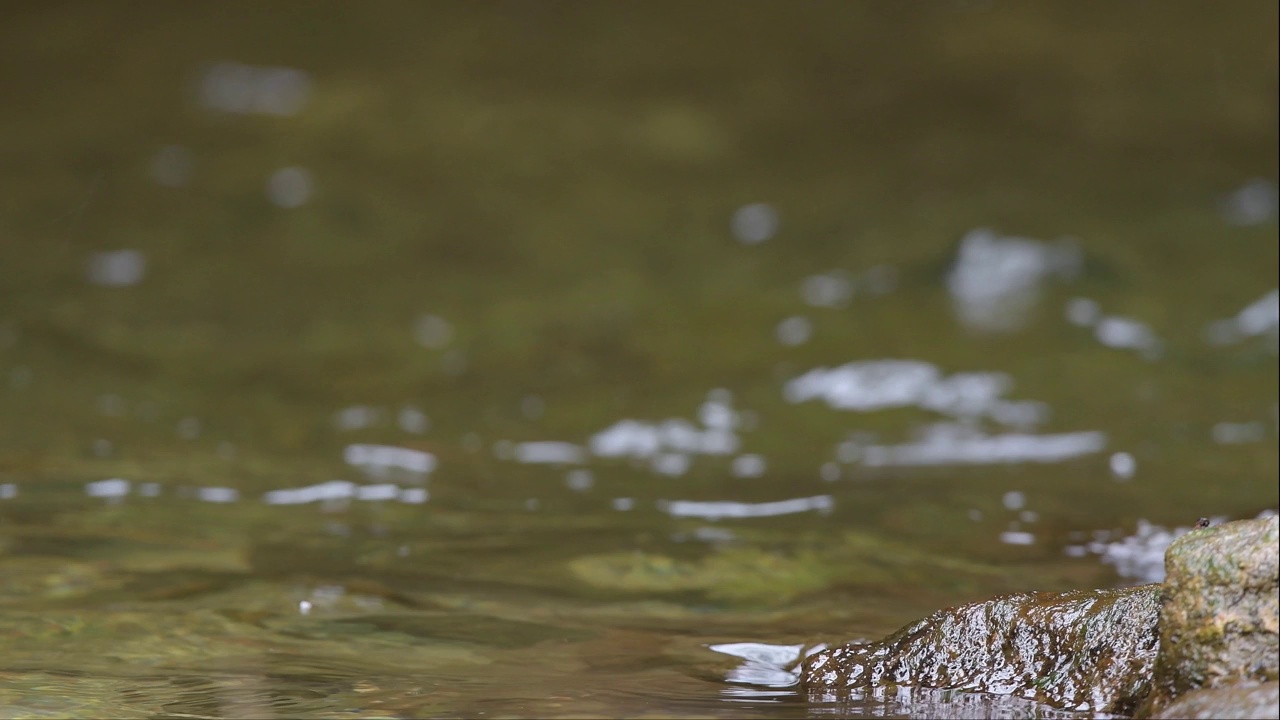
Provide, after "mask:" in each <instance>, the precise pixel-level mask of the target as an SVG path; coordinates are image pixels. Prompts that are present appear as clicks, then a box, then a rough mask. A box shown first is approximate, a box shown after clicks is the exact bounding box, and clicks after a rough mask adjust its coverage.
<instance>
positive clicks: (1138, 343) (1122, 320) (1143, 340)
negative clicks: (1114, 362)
mask: <svg viewBox="0 0 1280 720" xmlns="http://www.w3.org/2000/svg"><path fill="white" fill-rule="evenodd" d="M1093 332H1094V336H1095V337H1097V338H1098V342H1101V343H1102V344H1103V345H1106V346H1107V347H1110V348H1117V349H1128V350H1142V351H1146V352H1154V351H1158V350H1159V348H1160V340H1159V339H1158V338H1157V337H1156V334H1155V332H1154V331H1153V330H1152V329H1151V328H1150V327H1149V326H1147V325H1146V324H1145V323H1143V322H1140V321H1138V320H1134V319H1133V318H1126V317H1115V316H1109V317H1104V318H1102V319H1101V320H1099V321H1098V323H1097V325H1094V328H1093Z"/></svg>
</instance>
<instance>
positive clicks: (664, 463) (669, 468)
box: [649, 453, 690, 477]
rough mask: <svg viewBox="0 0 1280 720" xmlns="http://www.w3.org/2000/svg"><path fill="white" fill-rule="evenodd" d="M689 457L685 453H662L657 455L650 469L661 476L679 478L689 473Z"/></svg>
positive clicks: (651, 462) (650, 464)
mask: <svg viewBox="0 0 1280 720" xmlns="http://www.w3.org/2000/svg"><path fill="white" fill-rule="evenodd" d="M689 464H690V460H689V456H688V455H685V454H684V453H661V454H659V455H655V456H654V458H653V460H652V461H650V463H649V467H650V468H651V469H652V470H653V471H654V472H656V473H658V474H659V475H666V476H668V477H679V476H680V475H684V474H685V473H686V472H688V471H689Z"/></svg>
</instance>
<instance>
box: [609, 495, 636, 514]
mask: <svg viewBox="0 0 1280 720" xmlns="http://www.w3.org/2000/svg"><path fill="white" fill-rule="evenodd" d="M609 504H610V505H611V506H612V507H613V509H614V510H617V511H618V512H627V511H629V510H631V509H632V508H634V507H635V506H636V501H635V500H634V499H632V498H629V497H620V498H614V499H613V500H612V501H611V502H610V503H609Z"/></svg>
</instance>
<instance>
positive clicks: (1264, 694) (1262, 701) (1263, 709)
mask: <svg viewBox="0 0 1280 720" xmlns="http://www.w3.org/2000/svg"><path fill="white" fill-rule="evenodd" d="M1153 717H1155V718H1157V720H1249V719H1250V718H1274V717H1280V682H1277V681H1274V680H1273V681H1271V682H1266V683H1257V682H1253V681H1250V680H1241V681H1237V682H1233V683H1227V684H1225V685H1223V686H1222V687H1216V688H1201V689H1199V690H1192V691H1191V692H1189V693H1187V694H1185V695H1182V696H1181V697H1179V698H1178V699H1177V700H1174V701H1173V702H1171V703H1169V704H1168V705H1167V706H1165V708H1164V709H1163V710H1161V711H1160V712H1159V713H1158V714H1156V715H1154V716H1153Z"/></svg>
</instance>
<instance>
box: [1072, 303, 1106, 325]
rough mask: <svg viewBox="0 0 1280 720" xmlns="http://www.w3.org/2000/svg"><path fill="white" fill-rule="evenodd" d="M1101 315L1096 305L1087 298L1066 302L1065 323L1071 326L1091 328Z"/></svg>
mask: <svg viewBox="0 0 1280 720" xmlns="http://www.w3.org/2000/svg"><path fill="white" fill-rule="evenodd" d="M1101 315H1102V310H1101V309H1100V308H1099V307H1098V303H1097V302H1095V301H1093V300H1090V299H1089V298H1083V297H1078V298H1071V299H1070V300H1068V301H1067V307H1066V316H1067V322H1069V323H1071V324H1072V325H1079V326H1081V327H1089V326H1092V325H1093V324H1094V323H1096V322H1098V318H1099V317H1100V316H1101Z"/></svg>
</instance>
